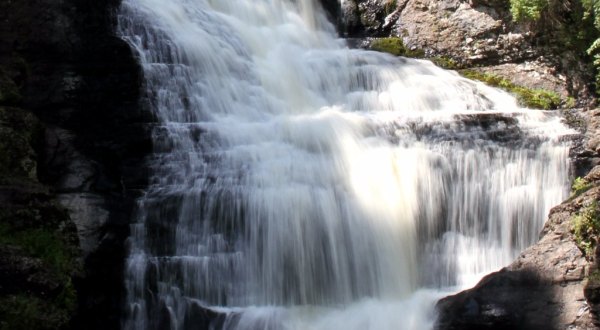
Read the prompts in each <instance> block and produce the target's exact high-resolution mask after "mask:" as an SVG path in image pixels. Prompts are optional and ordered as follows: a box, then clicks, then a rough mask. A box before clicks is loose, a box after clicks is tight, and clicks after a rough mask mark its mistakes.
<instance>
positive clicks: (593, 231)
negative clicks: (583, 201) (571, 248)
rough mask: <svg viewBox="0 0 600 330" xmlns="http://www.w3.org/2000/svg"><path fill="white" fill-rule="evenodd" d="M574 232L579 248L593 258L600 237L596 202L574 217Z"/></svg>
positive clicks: (599, 219) (599, 221) (599, 222)
mask: <svg viewBox="0 0 600 330" xmlns="http://www.w3.org/2000/svg"><path fill="white" fill-rule="evenodd" d="M572 230H573V234H574V235H575V243H576V244H577V246H578V247H579V248H580V249H581V250H582V251H583V252H584V253H585V255H586V256H588V257H591V256H593V252H594V248H595V247H596V244H597V240H598V237H599V236H600V217H599V214H598V203H597V202H596V201H593V202H592V203H591V204H590V205H588V206H586V207H584V208H583V209H582V210H581V211H580V212H579V213H577V215H575V216H574V217H573V219H572Z"/></svg>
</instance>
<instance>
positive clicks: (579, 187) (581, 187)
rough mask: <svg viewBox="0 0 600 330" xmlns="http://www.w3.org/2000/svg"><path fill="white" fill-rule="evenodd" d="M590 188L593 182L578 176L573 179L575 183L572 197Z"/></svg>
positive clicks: (572, 188)
mask: <svg viewBox="0 0 600 330" xmlns="http://www.w3.org/2000/svg"><path fill="white" fill-rule="evenodd" d="M590 188H592V184H591V183H589V182H587V180H586V179H584V178H582V177H577V178H576V179H575V180H573V185H572V186H571V197H575V196H579V195H581V194H582V193H584V192H586V191H588V190H589V189H590Z"/></svg>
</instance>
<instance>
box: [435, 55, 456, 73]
mask: <svg viewBox="0 0 600 330" xmlns="http://www.w3.org/2000/svg"><path fill="white" fill-rule="evenodd" d="M429 60H430V61H431V62H433V63H434V64H435V65H437V66H439V67H440V68H444V69H447V70H456V69H459V68H460V65H459V64H458V62H456V61H455V60H453V59H451V58H449V57H445V56H435V57H431V58H429Z"/></svg>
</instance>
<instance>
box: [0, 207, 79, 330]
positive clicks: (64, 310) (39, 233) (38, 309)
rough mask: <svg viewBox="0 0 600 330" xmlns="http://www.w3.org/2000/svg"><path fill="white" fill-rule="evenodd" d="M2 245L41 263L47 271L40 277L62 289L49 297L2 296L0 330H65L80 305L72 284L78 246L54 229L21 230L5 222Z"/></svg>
mask: <svg viewBox="0 0 600 330" xmlns="http://www.w3.org/2000/svg"><path fill="white" fill-rule="evenodd" d="M0 220H4V219H2V218H0ZM0 245H4V246H12V247H15V248H17V249H18V251H21V252H20V253H23V254H24V255H25V256H27V257H31V258H36V259H39V260H41V261H42V263H43V265H44V266H43V269H44V272H43V273H40V274H44V276H45V278H46V280H47V281H49V282H51V283H56V284H57V285H58V286H59V288H58V289H57V291H54V292H52V293H51V294H50V295H47V294H45V295H36V294H33V293H29V292H22V293H19V294H14V295H8V296H0V330H4V329H6V330H8V329H11V330H13V329H28V330H36V329H63V328H66V327H67V325H68V322H69V320H70V319H71V317H72V315H73V312H74V311H75V308H76V302H77V295H76V292H75V288H74V287H73V283H72V281H71V278H72V276H73V275H74V274H75V273H76V272H77V270H78V264H77V262H76V250H75V247H74V246H72V245H70V244H69V240H68V239H67V237H66V236H65V235H64V234H62V233H61V232H60V231H57V230H55V229H51V228H33V229H31V228H30V229H21V230H19V229H15V228H14V227H11V226H10V225H9V224H7V223H4V222H0Z"/></svg>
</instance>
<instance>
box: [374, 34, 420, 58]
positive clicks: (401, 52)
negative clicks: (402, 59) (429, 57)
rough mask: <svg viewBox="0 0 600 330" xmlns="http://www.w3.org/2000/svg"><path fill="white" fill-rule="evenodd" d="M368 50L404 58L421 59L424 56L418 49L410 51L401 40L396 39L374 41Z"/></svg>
mask: <svg viewBox="0 0 600 330" xmlns="http://www.w3.org/2000/svg"><path fill="white" fill-rule="evenodd" d="M370 48H371V49H372V50H376V51H379V52H384V53H389V54H392V55H396V56H406V57H414V58H422V57H423V56H425V52H423V51H422V50H420V49H417V50H411V49H409V48H407V47H406V46H405V45H404V42H402V39H401V38H398V37H389V38H379V39H375V40H373V42H372V43H371V47H370Z"/></svg>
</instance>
